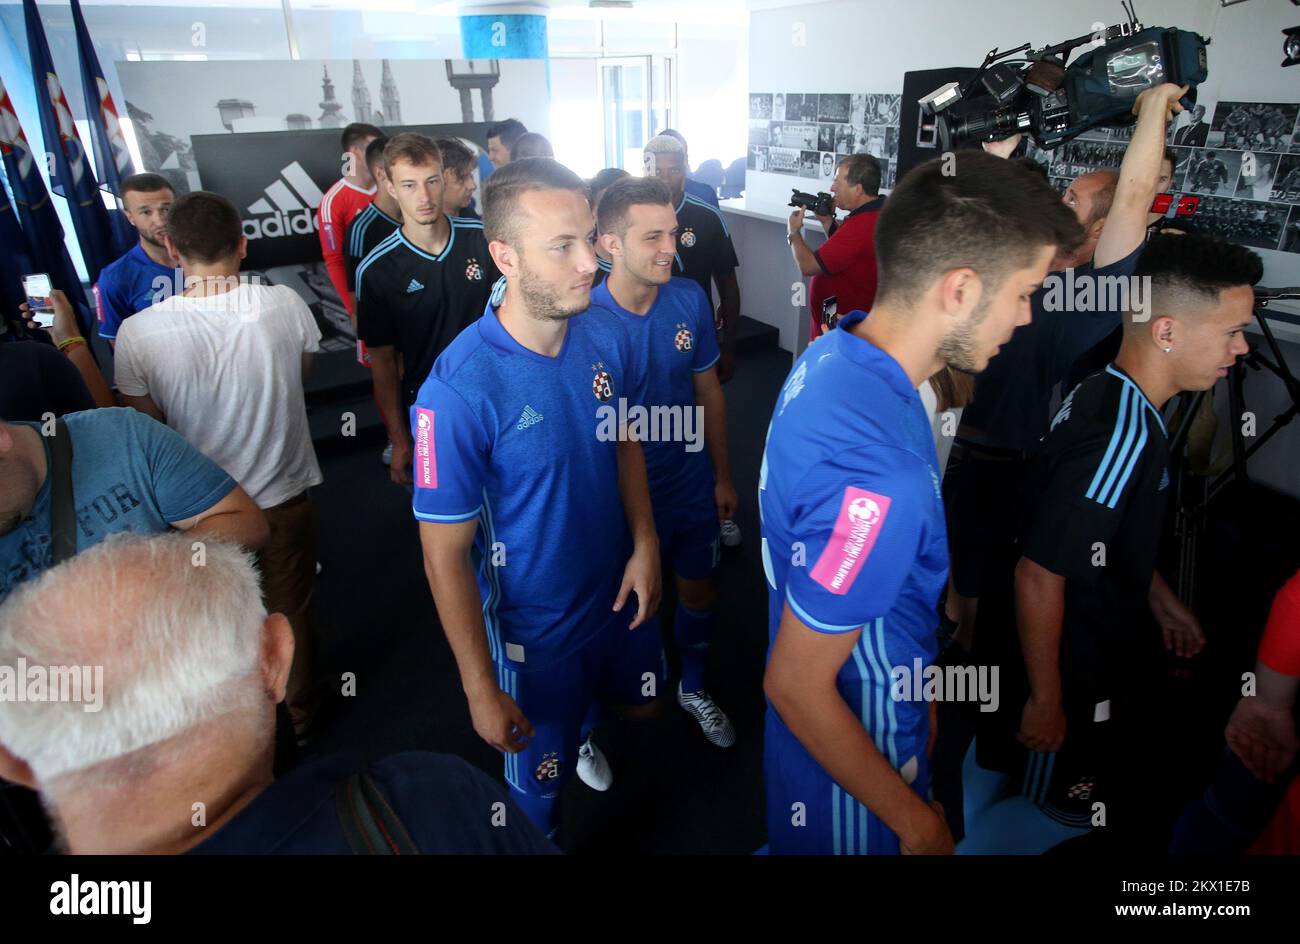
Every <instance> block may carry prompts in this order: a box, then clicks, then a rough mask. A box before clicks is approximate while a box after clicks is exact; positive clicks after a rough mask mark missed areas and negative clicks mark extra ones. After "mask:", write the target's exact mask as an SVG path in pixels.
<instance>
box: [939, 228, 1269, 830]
mask: <svg viewBox="0 0 1300 944" xmlns="http://www.w3.org/2000/svg"><path fill="white" fill-rule="evenodd" d="M1136 274H1137V276H1138V277H1139V278H1143V279H1149V280H1150V282H1149V284H1150V286H1151V298H1150V300H1149V302H1150V304H1149V306H1147V305H1142V306H1134V310H1131V311H1129V312H1126V313H1125V317H1124V341H1123V344H1122V345H1121V347H1120V351H1119V355H1118V356H1117V357H1116V358H1115V362H1114V363H1113V364H1111V365H1109V366H1108V367H1106V369H1105V370H1103V371H1100V372H1099V373H1096V374H1093V375H1092V376H1091V377H1089V378H1088V379H1087V380H1085V381H1084V382H1083V383H1081V384H1080V385H1079V386H1077V387H1075V388H1074V390H1073V391H1071V393H1070V395H1069V396H1068V397H1066V399H1065V401H1064V402H1063V403H1062V404H1061V408H1060V410H1059V411H1058V412H1057V414H1056V418H1055V419H1054V420H1053V421H1052V428H1051V431H1050V432H1049V433H1048V435H1047V437H1046V439H1045V440H1044V441H1043V447H1042V450H1041V452H1040V454H1039V456H1038V458H1037V461H1036V463H1035V468H1034V471H1033V475H1032V478H1031V482H1030V487H1029V490H1028V495H1029V498H1028V511H1027V515H1026V516H1025V522H1026V523H1025V526H1024V527H1023V528H1022V531H1021V538H1022V539H1021V542H1020V547H1021V557H1020V561H1019V563H1018V564H1017V565H1016V568H1015V576H1014V596H1013V600H1014V607H1013V608H1011V607H1007V606H1006V604H1005V603H1004V604H1003V605H1001V606H999V605H998V604H997V603H995V602H993V601H992V600H991V601H990V604H989V606H988V607H987V608H986V607H985V606H984V604H983V603H982V604H981V614H982V616H981V620H980V627H979V631H978V632H977V633H976V647H977V650H978V651H979V652H980V653H981V655H980V661H981V662H983V663H987V664H993V665H1000V666H1001V667H1002V673H1001V687H1002V697H1001V705H1000V708H999V710H997V711H994V712H989V713H982V714H981V719H982V720H983V721H984V722H985V723H984V724H983V725H981V728H982V730H981V731H980V734H979V738H978V742H977V743H978V752H977V754H976V757H977V759H978V765H977V764H976V763H975V758H971V757H968V761H967V768H966V769H967V772H968V774H969V776H968V781H969V780H986V779H988V777H987V773H983V774H982V773H981V768H982V769H983V771H985V772H987V771H989V770H998V771H1004V772H1005V773H1006V774H1007V777H1006V778H1005V780H1004V781H1003V782H1001V783H1000V784H998V786H997V789H992V788H989V787H985V788H982V789H980V790H978V791H969V790H968V794H967V795H968V796H970V795H972V793H977V794H978V795H979V796H982V797H989V798H992V799H997V798H998V796H999V795H1001V796H1005V795H1006V794H1007V793H1015V794H1016V795H1014V796H1010V797H1009V798H1007V799H1003V800H1000V801H999V802H997V803H994V804H993V805H991V806H987V807H985V808H983V809H977V808H975V807H974V806H973V805H968V808H967V830H966V839H965V840H964V842H963V846H962V849H963V851H964V852H971V853H988V852H1027V853H1035V852H1043V851H1045V850H1046V849H1048V848H1050V847H1052V846H1054V845H1056V844H1058V843H1060V842H1062V841H1064V840H1065V839H1069V838H1072V837H1074V836H1079V835H1082V834H1084V833H1086V832H1087V831H1088V830H1089V829H1090V828H1091V827H1092V826H1094V825H1098V820H1097V818H1096V817H1097V811H1098V807H1097V805H1096V804H1102V805H1103V808H1104V809H1105V810H1106V815H1105V817H1104V821H1105V823H1106V825H1107V828H1108V829H1109V830H1122V831H1124V832H1125V833H1127V834H1129V835H1131V834H1132V833H1133V832H1134V831H1135V830H1137V829H1139V828H1151V824H1152V823H1153V821H1154V820H1156V819H1158V817H1159V815H1160V811H1159V810H1158V809H1155V808H1153V804H1152V800H1151V797H1152V796H1158V795H1159V794H1160V790H1159V788H1158V786H1157V784H1158V777H1157V776H1148V775H1147V774H1148V772H1150V771H1151V770H1152V769H1154V768H1156V767H1158V766H1159V749H1158V745H1157V738H1156V736H1155V732H1158V731H1159V730H1160V728H1161V726H1160V725H1159V724H1158V723H1155V722H1154V721H1153V720H1152V711H1151V709H1150V708H1148V706H1147V702H1148V700H1149V699H1150V698H1151V696H1150V695H1149V694H1147V691H1148V690H1149V689H1150V688H1151V685H1152V680H1153V679H1154V678H1156V677H1157V673H1156V669H1155V666H1156V665H1158V658H1159V655H1160V654H1159V644H1158V637H1157V636H1156V634H1155V633H1154V632H1150V631H1149V630H1148V626H1149V624H1150V620H1151V618H1152V617H1154V619H1155V622H1156V624H1157V625H1158V627H1159V630H1160V633H1161V635H1162V636H1163V641H1164V646H1165V648H1166V649H1168V650H1170V651H1172V652H1173V653H1174V654H1175V655H1176V656H1179V657H1183V658H1190V657H1191V656H1194V655H1195V654H1196V653H1198V652H1199V651H1200V650H1201V648H1202V646H1203V645H1204V642H1205V639H1204V636H1203V634H1202V632H1201V629H1200V625H1199V624H1198V622H1197V620H1196V617H1195V616H1194V615H1193V614H1192V612H1191V611H1190V610H1188V609H1187V607H1186V606H1185V605H1184V604H1183V603H1182V602H1181V601H1180V600H1179V599H1178V598H1177V596H1176V595H1175V594H1174V592H1173V591H1172V590H1171V589H1170V588H1169V585H1168V584H1167V583H1165V581H1164V579H1163V578H1162V577H1161V576H1160V574H1159V572H1158V571H1157V570H1156V557H1157V553H1158V550H1159V547H1160V535H1161V530H1162V525H1163V521H1164V517H1165V508H1166V502H1167V499H1168V495H1169V484H1170V482H1169V470H1168V460H1169V450H1168V443H1167V441H1166V437H1165V428H1164V421H1163V419H1162V418H1161V410H1162V409H1163V407H1164V405H1165V403H1166V402H1168V401H1169V399H1171V398H1172V397H1173V396H1174V395H1175V394H1177V393H1179V392H1180V391H1184V390H1208V389H1210V388H1211V387H1213V386H1214V385H1215V383H1217V382H1218V381H1219V380H1220V379H1222V378H1224V377H1226V376H1227V375H1228V369H1229V368H1230V367H1231V366H1232V365H1233V363H1234V362H1235V361H1236V360H1237V358H1238V357H1240V356H1241V355H1242V354H1245V353H1246V352H1247V351H1248V350H1249V345H1248V344H1247V343H1246V339H1245V335H1244V331H1245V329H1246V327H1247V326H1248V325H1249V324H1250V322H1251V320H1252V317H1253V315H1252V312H1253V308H1254V292H1253V289H1252V286H1253V285H1254V284H1255V283H1256V282H1258V281H1259V278H1260V276H1261V275H1262V274H1263V265H1262V263H1261V262H1260V259H1259V257H1258V256H1256V255H1255V254H1254V253H1253V252H1251V251H1250V250H1248V249H1244V248H1243V247H1241V246H1235V245H1232V244H1231V243H1226V242H1223V241H1221V240H1216V239H1210V238H1207V237H1203V236H1196V235H1160V236H1154V237H1152V239H1151V240H1150V242H1149V243H1148V244H1147V247H1146V249H1145V251H1144V252H1143V254H1142V259H1141V262H1140V263H1139V266H1138V269H1137V273H1136ZM1004 513H1011V509H1006V510H1005V511H1004ZM991 596H992V595H991ZM1011 612H1014V617H1011V616H1010V613H1011ZM1012 627H1015V628H1014V629H1013V628H1012ZM1021 655H1023V658H1019V657H1018V656H1021Z"/></svg>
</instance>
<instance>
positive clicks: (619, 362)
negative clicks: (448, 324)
mask: <svg viewBox="0 0 1300 944" xmlns="http://www.w3.org/2000/svg"><path fill="white" fill-rule="evenodd" d="M644 385H645V381H644V378H642V377H640V376H638V375H637V373H636V371H635V359H634V355H633V352H632V344H631V340H630V338H629V336H628V333H627V329H626V328H625V327H624V326H623V323H622V320H621V319H620V318H619V317H618V316H617V315H615V314H613V313H612V312H610V311H607V310H605V309H603V308H599V307H595V306H593V307H592V308H590V309H588V310H587V311H586V312H584V313H582V314H580V315H577V316H575V317H573V318H571V319H570V320H569V322H568V330H567V332H566V334H565V338H564V343H563V346H562V347H561V349H560V353H559V354H558V355H557V356H556V357H547V356H545V355H542V354H538V353H536V352H535V351H530V350H528V349H527V348H525V347H524V346H523V345H521V344H520V343H519V342H518V341H516V340H515V339H514V338H513V337H511V336H510V334H509V332H507V331H506V329H505V328H504V327H503V326H502V324H501V322H500V320H499V319H498V317H497V312H496V308H495V306H494V305H493V304H492V303H491V302H489V303H488V305H487V309H486V311H485V312H484V314H483V317H482V318H480V319H479V320H478V321H476V322H474V323H473V324H471V325H470V326H469V327H468V328H466V329H465V330H464V331H462V332H461V333H460V334H459V335H458V336H457V337H456V338H455V340H453V341H452V342H451V344H449V345H448V346H447V348H446V350H444V351H443V352H442V354H441V355H439V357H438V359H437V361H436V362H435V363H434V366H433V370H432V372H431V373H430V374H429V376H428V378H427V379H426V380H425V381H424V383H423V385H421V387H420V390H419V393H418V395H417V397H416V400H415V404H414V406H412V407H411V413H410V421H411V441H412V442H413V444H414V479H415V489H414V500H413V507H414V511H415V517H416V518H418V519H419V520H420V521H428V522H435V523H436V522H457V521H469V520H471V519H478V523H479V527H478V533H477V535H476V537H475V541H476V544H477V546H478V548H479V551H480V552H481V553H482V557H483V563H482V567H481V568H480V572H479V589H480V592H481V593H482V596H483V617H484V623H485V624H486V627H487V632H488V644H489V649H490V651H491V654H492V658H493V660H494V661H496V662H497V663H498V665H500V664H502V660H505V664H508V665H509V667H510V668H512V669H515V670H516V671H532V670H535V669H539V668H544V667H546V666H547V665H548V664H550V663H551V662H553V661H554V660H556V659H559V658H562V657H563V656H566V655H568V654H570V653H572V652H574V651H575V650H576V649H578V648H579V647H580V646H581V645H582V644H583V643H585V642H587V641H589V640H590V639H591V638H593V637H594V636H595V635H596V634H597V633H599V632H600V631H601V630H603V629H604V628H605V627H607V626H608V625H610V623H611V621H612V620H613V619H614V618H615V616H616V614H614V613H613V610H612V607H613V605H614V601H615V600H616V599H617V597H618V590H619V586H620V585H621V583H622V577H623V570H624V567H625V566H626V564H627V559H628V557H629V556H630V554H631V551H632V539H631V533H630V531H629V530H628V526H627V519H626V517H625V515H624V510H623V503H622V500H621V498H620V495H619V489H618V453H617V447H618V443H617V435H618V413H619V406H620V400H626V403H627V404H629V405H630V404H635V403H640V402H642V398H643V397H644ZM627 605H629V606H630V605H632V603H631V602H629V603H628V604H627Z"/></svg>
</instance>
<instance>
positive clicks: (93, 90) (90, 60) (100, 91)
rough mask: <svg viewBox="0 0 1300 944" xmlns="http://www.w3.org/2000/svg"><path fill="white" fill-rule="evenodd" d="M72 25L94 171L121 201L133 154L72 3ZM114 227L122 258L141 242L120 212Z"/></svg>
mask: <svg viewBox="0 0 1300 944" xmlns="http://www.w3.org/2000/svg"><path fill="white" fill-rule="evenodd" d="M72 23H73V26H74V27H75V28H76V30H77V53H78V55H79V56H80V58H81V90H82V94H83V95H84V96H85V99H86V119H87V121H88V122H89V124H90V146H91V148H92V149H93V150H94V154H95V168H96V170H97V171H98V172H99V184H100V186H101V187H102V188H103V189H105V190H107V191H108V192H109V193H111V194H112V195H113V196H115V197H117V199H118V200H119V201H121V199H122V178H123V177H129V176H130V175H131V173H132V171H133V170H134V168H133V167H132V165H131V152H130V150H129V149H128V148H127V146H126V135H124V134H123V133H122V122H121V119H120V116H119V113H118V110H117V106H116V105H115V104H114V103H113V93H112V92H111V91H109V88H108V80H107V79H105V78H104V70H103V69H101V68H100V67H99V57H98V56H97V55H95V44H94V43H92V42H91V41H90V31H89V30H88V29H86V21H85V18H83V17H82V15H81V4H80V3H78V2H77V0H72ZM109 219H110V222H111V223H112V227H113V243H114V245H113V252H114V255H115V256H120V255H122V254H123V253H125V252H126V251H127V250H129V249H130V248H131V247H132V246H134V245H135V243H136V240H137V239H138V237H137V235H136V232H135V227H134V226H132V225H131V224H130V222H128V221H127V218H126V216H125V215H124V214H123V213H122V212H121V211H120V210H119V211H118V212H117V213H110V214H109Z"/></svg>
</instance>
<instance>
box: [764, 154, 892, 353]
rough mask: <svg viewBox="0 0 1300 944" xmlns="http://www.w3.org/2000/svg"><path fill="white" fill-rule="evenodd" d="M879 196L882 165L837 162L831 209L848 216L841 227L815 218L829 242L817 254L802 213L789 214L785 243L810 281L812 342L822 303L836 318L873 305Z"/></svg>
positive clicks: (863, 160) (860, 158) (862, 159)
mask: <svg viewBox="0 0 1300 944" xmlns="http://www.w3.org/2000/svg"><path fill="white" fill-rule="evenodd" d="M879 191H880V161H878V160H876V158H874V157H872V156H871V155H870V154H850V155H848V156H847V157H842V158H840V162H839V164H838V165H837V166H836V168H835V180H834V181H833V182H832V183H831V196H832V197H834V198H835V209H837V210H847V211H848V214H849V215H848V217H847V218H846V219H845V220H844V222H842V223H839V222H837V221H836V220H835V217H834V216H826V217H818V219H819V220H821V224H822V228H823V229H825V230H826V235H827V236H828V237H829V238H828V239H827V240H826V242H825V243H824V244H823V245H822V247H821V248H820V249H818V250H816V251H813V250H812V249H810V248H809V247H808V244H807V243H806V242H804V239H803V219H804V211H803V210H802V209H796V210H795V211H794V212H793V213H791V214H790V231H789V235H788V236H787V237H786V238H787V240H788V241H789V243H790V249H791V251H792V252H793V253H794V261H795V265H797V266H798V267H799V272H800V273H801V274H803V275H809V276H812V287H811V291H810V292H809V294H810V296H811V297H810V300H809V310H810V311H811V313H812V329H811V331H810V333H809V339H810V340H816V339H817V338H818V337H819V336H820V335H821V333H822V331H823V330H824V327H823V324H822V303H823V302H825V301H826V299H828V298H830V297H832V296H834V297H835V299H836V310H837V311H838V312H839V313H840V314H847V313H848V312H850V311H870V310H871V303H872V302H873V301H875V299H876V248H875V237H876V218H877V217H879V216H880V208H881V207H882V206H884V204H885V198H884V197H882V196H880V195H879Z"/></svg>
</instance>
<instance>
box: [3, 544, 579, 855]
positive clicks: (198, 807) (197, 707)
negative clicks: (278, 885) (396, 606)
mask: <svg viewBox="0 0 1300 944" xmlns="http://www.w3.org/2000/svg"><path fill="white" fill-rule="evenodd" d="M88 588H93V591H92V592H87V591H88ZM88 626H93V627H94V631H93V632H87V631H86V630H87V627H88ZM292 660H293V632H292V630H291V629H290V627H289V623H288V621H287V620H286V619H285V617H284V616H282V615H280V614H278V613H277V614H270V615H268V614H267V612H266V610H265V609H264V608H263V606H262V603H261V594H260V593H259V592H258V583H257V572H256V570H255V569H254V565H253V560H252V558H251V557H250V556H249V555H248V554H247V553H246V552H244V551H242V550H240V549H239V548H236V547H234V546H233V545H229V544H225V543H222V542H218V541H210V542H207V543H204V542H201V541H195V539H194V538H193V537H192V536H188V535H177V534H162V535H156V536H152V537H140V536H133V535H119V536H115V537H112V538H110V539H108V540H107V541H104V542H103V543H101V544H99V545H97V546H96V547H94V548H92V549H90V550H88V551H85V552H83V553H81V554H79V555H78V556H76V557H74V558H72V559H71V560H69V561H67V562H66V563H64V564H61V565H59V566H58V567H55V568H52V569H50V570H49V571H47V572H46V573H45V574H44V575H43V576H41V577H40V578H39V579H36V580H32V581H29V582H27V583H25V584H23V585H22V586H20V587H18V588H17V589H16V590H15V591H14V592H13V593H12V594H11V595H10V597H9V599H8V600H7V601H6V603H5V604H4V605H3V606H0V683H2V682H3V680H4V676H5V674H6V673H7V674H8V677H9V680H10V682H11V684H13V683H15V682H16V684H18V685H27V689H26V690H25V696H26V697H23V698H21V699H20V698H3V699H0V777H3V778H4V779H7V780H11V781H15V782H17V783H20V784H24V785H27V786H30V787H31V788H32V789H35V790H37V791H39V792H40V794H41V796H42V799H43V801H44V803H45V805H46V808H47V810H48V812H49V814H50V816H51V819H52V820H53V822H54V826H55V829H56V831H57V834H58V836H59V840H60V846H61V848H63V849H64V850H65V851H68V852H71V853H180V852H203V853H295V854H296V853H347V852H349V851H354V852H372V853H383V854H389V853H403V852H405V853H413V852H424V853H451V852H469V853H528V852H554V851H555V848H554V846H552V845H551V844H550V843H549V842H548V841H547V840H546V839H545V838H544V837H543V836H542V835H541V834H540V833H539V832H538V831H537V830H536V828H535V827H533V825H532V824H531V823H530V822H529V821H528V819H527V817H525V816H524V815H523V814H522V813H521V812H519V810H518V808H517V807H515V806H513V805H512V804H511V803H510V801H509V800H508V799H507V797H506V795H505V793H504V791H503V790H502V789H501V788H500V787H499V786H498V785H497V784H496V783H494V782H493V781H492V780H490V779H489V778H488V777H487V776H486V775H484V774H483V773H481V772H479V771H478V770H476V769H475V768H473V767H471V766H470V765H469V764H467V763H465V762H464V761H462V760H459V759H457V758H452V757H447V756H442V755H437V754H429V753H423V752H411V753H405V754H399V755H395V756H393V757H389V758H386V759H384V760H382V761H378V762H375V763H372V764H370V766H369V767H368V768H363V767H360V765H359V764H358V763H356V762H355V761H354V760H353V759H350V758H346V757H339V756H332V757H323V758H319V759H316V760H314V761H311V762H309V763H306V764H304V765H302V766H299V767H298V768H296V769H295V770H293V771H292V772H291V773H290V774H289V775H288V776H285V777H282V778H280V779H275V777H274V776H273V773H272V761H273V755H274V742H275V706H276V704H277V703H278V702H280V701H281V700H282V699H283V698H284V694H285V686H286V684H287V681H288V677H289V667H290V664H291V663H292ZM42 673H43V675H44V677H47V678H49V679H55V678H62V679H65V680H66V679H69V678H74V677H79V678H81V679H83V680H84V684H82V685H81V686H77V685H72V686H68V685H62V686H53V685H43V686H41V687H40V688H39V689H36V688H34V687H33V686H31V685H30V684H29V683H28V681H27V680H30V679H31V678H33V677H34V674H42ZM101 679H102V687H101V686H100V685H98V684H97V681H96V680H101ZM69 695H70V696H71V697H68V696H69ZM358 774H359V775H358ZM340 810H349V811H350V812H349V813H347V814H343V813H340Z"/></svg>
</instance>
